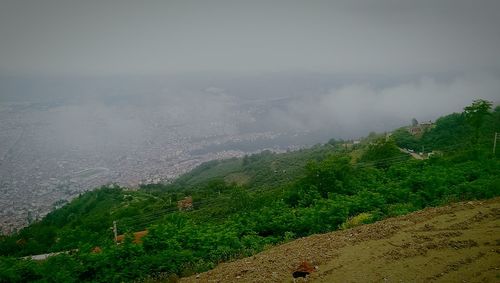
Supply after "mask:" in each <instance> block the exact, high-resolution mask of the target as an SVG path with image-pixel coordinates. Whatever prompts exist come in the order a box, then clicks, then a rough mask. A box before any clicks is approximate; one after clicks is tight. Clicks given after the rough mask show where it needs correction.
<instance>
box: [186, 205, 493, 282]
mask: <svg viewBox="0 0 500 283" xmlns="http://www.w3.org/2000/svg"><path fill="white" fill-rule="evenodd" d="M304 260H306V261H309V262H311V263H313V264H314V265H317V266H318V270H317V271H316V272H314V273H312V274H311V276H310V277H309V280H308V282H429V281H437V282H500V198H496V199H492V200H488V201H482V202H480V201H476V202H465V203H457V204H452V205H449V206H445V207H439V208H428V209H425V210H422V211H418V212H415V213H412V214H409V215H406V216H402V217H398V218H391V219H387V220H384V221H381V222H378V223H374V224H370V225H364V226H360V227H357V228H354V229H350V230H345V231H339V232H332V233H327V234H321V235H313V236H310V237H306V238H302V239H298V240H295V241H293V242H290V243H287V244H283V245H281V246H277V247H274V248H271V249H269V250H267V251H264V252H262V253H259V254H257V255H255V256H253V257H250V258H244V259H241V260H237V261H234V262H230V263H223V264H220V265H219V266H217V267H216V268H215V269H213V270H211V271H208V272H205V273H202V274H198V275H196V276H191V277H188V278H183V279H182V280H181V282H291V281H292V276H291V274H292V272H293V271H294V269H295V268H296V267H297V266H298V265H299V264H300V262H302V261H304ZM299 282H300V280H299Z"/></svg>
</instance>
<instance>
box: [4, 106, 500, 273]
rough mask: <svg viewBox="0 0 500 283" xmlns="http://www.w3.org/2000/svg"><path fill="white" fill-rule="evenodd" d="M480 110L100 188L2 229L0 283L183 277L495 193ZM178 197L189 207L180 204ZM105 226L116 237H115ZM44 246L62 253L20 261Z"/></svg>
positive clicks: (498, 192)
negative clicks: (25, 223)
mask: <svg viewBox="0 0 500 283" xmlns="http://www.w3.org/2000/svg"><path fill="white" fill-rule="evenodd" d="M475 103H476V102H475ZM480 103H481V102H480ZM486 106H488V107H487V109H485V111H483V112H481V113H479V112H473V114H474V115H480V117H479V118H481V119H477V118H478V117H476V119H475V120H470V119H471V118H470V117H469V116H468V115H470V113H469V114H468V112H467V110H465V111H464V112H463V113H460V114H458V113H454V114H450V115H447V116H444V117H442V118H440V119H438V120H437V121H436V123H435V126H434V127H431V128H429V129H428V130H426V131H424V132H423V133H422V135H421V136H411V137H408V131H407V130H406V131H401V130H399V132H397V131H396V132H394V133H392V136H390V135H389V134H387V135H386V134H379V135H377V134H370V135H369V136H368V137H366V138H363V139H362V140H361V142H360V143H356V144H354V143H353V142H345V141H342V140H334V139H332V140H330V141H329V142H328V143H325V144H319V145H316V146H314V147H312V148H309V149H302V150H299V151H294V152H287V153H282V154H276V153H272V152H269V151H264V152H262V153H259V154H254V155H250V156H246V157H244V158H241V159H229V160H222V161H211V162H208V163H205V164H202V165H200V166H199V167H198V168H196V169H195V170H193V171H192V172H189V173H187V174H185V175H184V176H181V177H180V178H178V179H177V180H176V181H174V182H173V183H172V184H155V185H148V186H143V187H140V188H122V187H118V186H114V185H112V186H105V187H102V188H98V189H96V190H94V191H91V192H87V193H85V194H82V195H81V196H79V197H78V198H76V199H74V200H73V201H72V202H70V203H68V204H66V205H64V206H63V207H61V208H59V209H56V210H54V211H53V212H51V213H50V214H48V215H47V216H46V217H45V218H44V219H42V220H40V221H37V222H35V223H33V224H31V225H30V226H29V227H26V228H24V229H22V230H21V231H19V232H18V233H15V234H13V235H9V236H0V282H29V281H44V280H46V281H47V280H49V279H50V280H51V281H56V282H82V281H92V282H124V281H134V280H142V279H144V278H148V277H153V278H156V277H160V278H162V277H164V276H169V277H172V278H175V277H186V276H190V275H192V274H195V273H199V272H204V271H207V270H210V269H212V268H214V267H215V266H217V265H218V264H219V263H221V262H230V261H233V260H237V259H239V258H245V257H248V256H251V255H254V254H257V253H259V252H261V251H263V250H265V249H268V248H269V247H271V246H274V245H279V244H282V243H285V242H289V241H291V240H293V239H298V238H302V237H307V236H310V235H313V234H319V233H327V232H331V231H335V230H338V229H342V228H348V227H351V226H353V225H354V224H353V223H352V221H354V220H356V221H355V222H356V223H358V224H361V223H363V224H369V223H373V222H377V221H380V220H383V219H386V218H390V217H395V216H400V215H405V214H408V213H411V212H414V211H417V210H421V209H424V208H426V207H430V206H440V205H446V204H450V203H453V202H459V201H468V200H478V199H489V198H493V197H498V196H500V175H499V174H498V172H500V159H498V150H497V154H496V155H493V154H492V145H493V144H492V142H493V140H492V139H491V138H492V137H493V136H494V133H495V132H500V107H497V108H495V109H494V110H492V109H491V107H490V106H489V105H486ZM471 107H474V104H473V105H471ZM466 109H467V107H466ZM478 113H479V114H478ZM468 117H469V118H468ZM471 121H476V122H477V121H480V122H481V123H480V124H479V123H476V124H473V123H472V122H471ZM408 138H411V142H412V143H413V146H414V148H421V147H425V148H427V149H428V150H435V154H434V155H431V156H430V157H429V158H427V154H423V155H422V156H425V157H426V158H423V159H421V160H417V159H415V158H411V157H410V156H409V155H408V154H407V153H403V152H401V150H400V149H399V148H398V147H400V148H411V147H410V146H404V145H403V144H404V143H405V142H406V141H408ZM428 143H430V144H431V145H432V147H431V145H429V144H428ZM429 148H430V149H429ZM426 153H428V151H427V152H426ZM185 200H192V202H191V205H189V206H187V207H182V206H181V207H180V208H179V207H178V202H179V201H182V203H184V202H185ZM114 223H116V230H117V234H125V236H124V238H125V241H124V243H123V244H120V245H117V244H116V243H115V242H114V234H113V226H114ZM144 230H147V231H148V233H147V236H145V237H144V238H143V239H142V241H141V242H139V243H134V242H133V237H132V234H133V233H134V232H138V231H144ZM120 238H121V237H120ZM65 251H73V252H72V253H69V254H68V253H65ZM75 251H77V252H75ZM49 252H63V253H60V254H59V255H57V256H53V257H49V258H48V259H47V260H45V261H41V262H34V261H30V260H24V259H22V257H25V256H28V255H36V254H44V253H49ZM54 266H57V268H54Z"/></svg>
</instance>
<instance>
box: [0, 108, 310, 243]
mask: <svg viewBox="0 0 500 283" xmlns="http://www.w3.org/2000/svg"><path fill="white" fill-rule="evenodd" d="M62 109H63V108H62ZM60 111H61V108H58V107H54V106H43V105H40V104H35V103H3V104H0V120H1V121H2V122H1V123H0V194H1V195H2V197H1V198H0V226H1V232H2V233H4V234H9V233H12V232H15V231H17V230H18V229H20V228H22V227H24V226H26V225H28V224H29V223H31V222H33V221H37V220H40V219H41V218H43V217H44V216H45V215H46V214H47V213H49V212H50V211H52V210H53V209H55V208H58V207H61V206H62V205H64V204H66V203H67V202H69V201H70V200H71V199H73V198H75V197H76V196H78V195H79V194H81V193H82V192H85V191H88V190H92V189H94V188H96V187H99V186H102V185H106V184H118V185H121V186H126V187H129V188H137V187H138V186H139V185H140V184H148V183H166V182H170V181H171V180H172V179H174V178H175V177H177V176H179V175H180V174H182V173H185V172H187V171H189V170H191V169H193V168H194V167H196V166H197V165H199V164H201V163H203V162H205V161H209V160H213V159H224V158H231V157H241V156H244V155H245V154H250V153H254V152H258V151H260V150H263V149H269V150H273V151H276V152H280V151H285V150H294V149H298V148H300V147H301V145H300V144H291V143H290V144H285V143H284V142H283V140H286V138H285V139H283V137H284V136H286V135H287V134H286V133H277V132H272V131H266V132H246V133H244V132H238V131H237V130H234V129H236V128H237V127H238V125H237V123H239V122H241V121H239V120H238V117H237V116H236V115H237V114H238V113H227V116H228V118H229V119H225V120H224V121H207V123H198V124H197V123H192V124H182V125H170V124H169V123H168V121H167V120H165V119H162V117H161V116H155V114H154V113H150V115H148V119H149V121H147V123H145V125H146V127H144V128H141V132H138V133H131V135H130V137H128V136H127V135H124V136H118V138H117V137H116V136H114V137H110V139H109V140H108V139H107V138H106V132H105V131H102V129H100V128H99V127H100V123H102V121H101V120H99V117H95V116H92V115H89V116H88V117H86V118H85V119H88V120H84V121H78V123H77V124H76V125H75V129H72V130H70V133H72V132H73V131H74V132H75V133H78V132H79V127H82V126H81V125H82V124H83V125H84V126H83V127H82V128H83V129H82V131H86V132H87V133H88V132H89V131H88V129H86V128H90V130H91V131H96V132H98V133H97V134H95V133H92V132H90V134H91V135H94V137H95V139H87V137H86V136H84V135H82V136H81V137H78V138H75V137H74V135H75V134H73V137H71V136H70V137H63V136H61V133H60V129H59V128H58V126H57V123H59V122H60V121H55V120H54V119H55V118H54V117H56V118H59V117H58V116H57V115H56V114H57V113H58V112H60ZM246 111H247V113H249V112H250V114H252V113H251V112H252V111H258V109H257V108H254V109H251V108H250V109H247V110H246ZM142 114H143V113H135V114H134V113H128V115H137V116H140V115H142ZM231 115H234V116H233V117H230V116H231ZM227 129H231V131H230V132H229V133H227ZM187 130H189V131H187ZM294 135H295V137H296V136H297V134H294ZM280 138H281V140H280ZM64 139H67V140H66V141H65V140H64ZM278 140H279V141H278ZM245 144H250V145H252V146H251V147H247V148H246V147H245ZM256 147H257V148H256Z"/></svg>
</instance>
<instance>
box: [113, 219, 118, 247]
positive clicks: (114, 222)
mask: <svg viewBox="0 0 500 283" xmlns="http://www.w3.org/2000/svg"><path fill="white" fill-rule="evenodd" d="M113 234H114V235H115V243H116V244H117V245H118V230H117V229H116V220H113Z"/></svg>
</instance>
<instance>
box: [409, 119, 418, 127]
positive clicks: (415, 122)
mask: <svg viewBox="0 0 500 283" xmlns="http://www.w3.org/2000/svg"><path fill="white" fill-rule="evenodd" d="M411 125H412V126H413V127H416V126H418V121H417V119H415V118H413V119H411Z"/></svg>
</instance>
